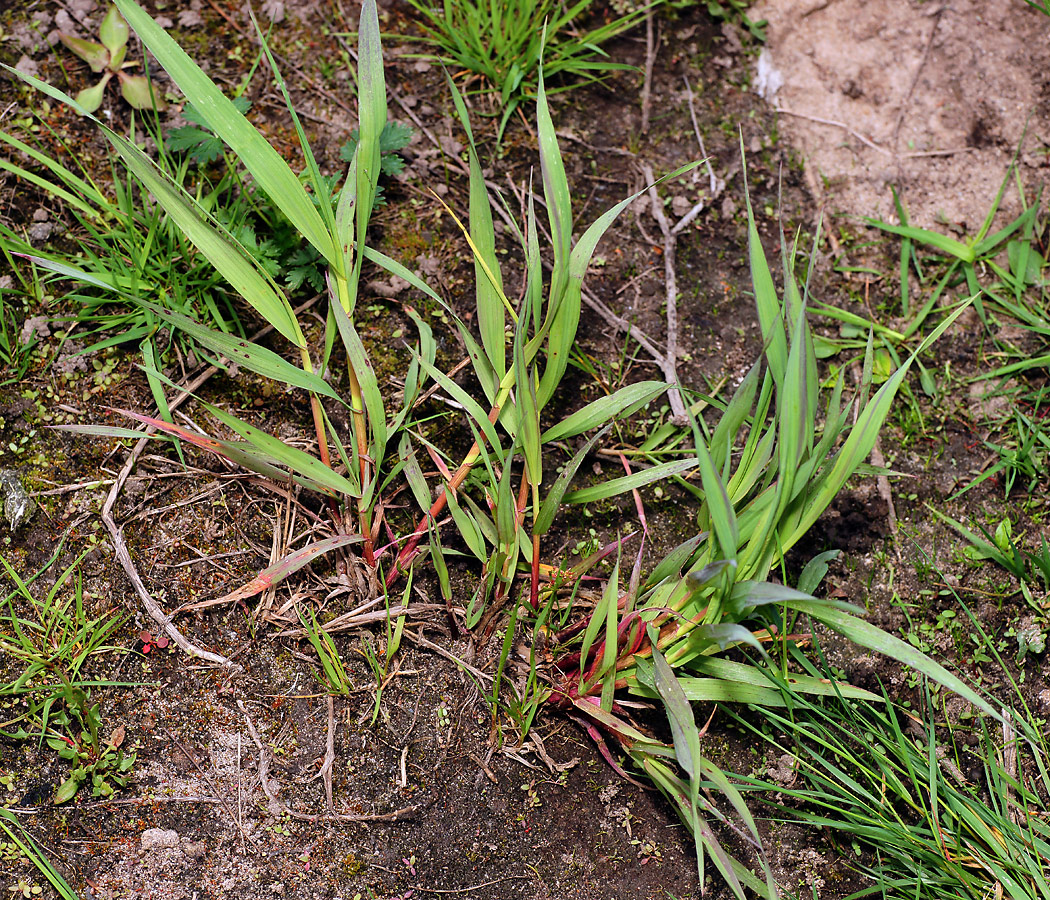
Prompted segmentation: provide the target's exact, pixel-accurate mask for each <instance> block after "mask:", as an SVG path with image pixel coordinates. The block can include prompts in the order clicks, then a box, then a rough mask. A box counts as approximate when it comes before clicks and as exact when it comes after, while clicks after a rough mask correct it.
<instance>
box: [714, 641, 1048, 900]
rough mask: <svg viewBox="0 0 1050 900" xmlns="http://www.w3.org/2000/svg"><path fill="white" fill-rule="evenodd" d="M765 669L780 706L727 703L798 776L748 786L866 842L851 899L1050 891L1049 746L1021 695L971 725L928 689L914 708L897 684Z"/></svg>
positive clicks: (796, 813)
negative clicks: (818, 692) (817, 690)
mask: <svg viewBox="0 0 1050 900" xmlns="http://www.w3.org/2000/svg"><path fill="white" fill-rule="evenodd" d="M971 624H972V626H973V627H974V628H975V630H976V631H977V632H978V633H979V634H980V635H981V637H982V639H983V640H984V642H985V645H986V647H987V649H988V650H989V652H990V653H992V654H994V655H995V656H996V657H997V656H998V654H996V652H995V648H994V646H993V645H992V643H991V642H990V641H989V640H988V637H987V635H986V634H984V632H983V631H982V630H981V629H980V626H979V625H978V624H977V623H976V621H973V622H972V623H971ZM797 656H798V659H799V661H800V663H801V664H802V665H804V666H806V668H807V669H808V670H809V671H810V672H811V673H812V674H813V675H814V676H822V677H824V678H831V673H829V672H828V671H827V669H826V668H817V667H815V666H814V665H813V664H812V663H809V662H807V661H805V660H804V659H802V658H801V655H797ZM1000 662H1001V660H1000ZM767 674H768V675H769V679H770V680H769V683H770V685H771V687H773V688H774V689H777V690H779V691H780V692H781V693H782V695H783V697H784V700H785V704H786V708H785V710H784V711H783V712H779V711H776V710H765V711H764V712H763V714H762V718H761V720H760V722H759V723H758V724H756V723H755V722H754V721H753V720H749V719H745V718H744V717H742V716H740V715H739V714H737V713H735V712H733V711H731V710H730V711H729V713H730V715H731V716H732V717H733V719H735V720H736V722H737V723H738V724H739V725H740V726H741V727H742V728H743V729H745V731H747V732H748V733H750V734H752V735H753V736H754V737H755V738H757V740H758V741H759V742H760V746H765V747H768V748H769V749H770V750H772V751H773V752H775V753H778V754H782V755H781V759H782V760H790V761H791V770H792V771H791V776H790V781H789V783H787V784H784V783H774V782H770V781H768V780H765V779H762V778H756V777H749V778H744V779H742V780H741V782H740V784H741V786H742V788H744V789H745V790H759V791H762V792H764V793H763V794H762V795H761V796H762V797H763V798H765V799H763V800H762V801H761V802H762V803H764V804H772V807H773V809H774V810H775V812H776V815H777V816H778V818H782V819H783V820H785V821H792V822H798V823H802V824H804V825H806V826H809V827H811V828H815V829H816V828H819V829H826V830H827V833H828V834H830V835H831V836H832V839H833V842H834V843H835V844H836V845H838V849H839V850H840V852H841V853H843V855H847V856H848V855H851V853H850V851H851V849H852V850H860V851H862V855H861V856H860V857H859V858H855V860H854V865H855V866H856V867H857V869H858V871H859V873H860V874H861V875H862V876H863V877H864V878H865V880H866V881H868V883H869V886H868V887H865V888H862V889H861V890H859V891H857V892H855V893H853V894H851V895H850V897H849V900H860V898H863V897H879V896H901V897H914V898H917V900H944V898H949V897H950V898H965V900H985V898H988V897H992V896H994V897H1009V898H1011V900H1047V897H1050V880H1048V876H1050V870H1048V866H1050V823H1048V821H1047V816H1048V812H1050V748H1048V747H1047V743H1046V735H1045V732H1044V728H1043V725H1042V723H1041V722H1039V721H1037V720H1036V719H1034V718H1033V717H1032V715H1031V713H1030V712H1029V711H1028V710H1027V707H1025V706H1024V705H1023V701H1022V702H1021V712H1011V711H1009V710H1003V713H1002V716H1001V718H1000V720H999V721H998V722H990V721H988V720H987V719H985V718H983V717H981V716H977V717H972V718H971V721H972V723H973V724H972V725H970V726H969V727H968V728H966V727H963V726H962V725H960V724H958V723H957V724H955V725H951V724H948V723H944V722H940V723H939V722H938V721H937V717H936V711H937V705H938V699H937V698H936V697H935V696H933V695H932V694H931V692H930V691H929V690H927V691H926V692H925V703H924V704H923V706H924V708H925V710H926V713H925V715H923V716H919V715H916V714H914V713H912V712H908V711H904V710H901V709H900V708H899V707H896V706H895V705H894V703H893V702H892V701H891V700H890V698H889V697H888V696H885V697H884V701H885V702H884V703H883V704H871V703H866V702H863V701H856V700H854V699H850V698H848V697H846V696H844V695H842V694H841V693H837V694H836V695H833V696H829V697H827V698H816V697H810V696H800V695H799V694H798V692H797V691H796V690H795V689H794V687H793V686H792V685H790V684H788V683H787V681H786V680H785V679H784V678H783V676H782V675H781V674H780V673H778V672H776V671H775V670H769V671H768V673H767ZM1015 687H1016V685H1015ZM1018 697H1020V695H1019V694H1018ZM964 732H969V734H968V735H964ZM974 738H975V739H974ZM771 797H777V798H782V799H779V800H777V801H773V800H771V799H769V798H771ZM847 844H848V845H847Z"/></svg>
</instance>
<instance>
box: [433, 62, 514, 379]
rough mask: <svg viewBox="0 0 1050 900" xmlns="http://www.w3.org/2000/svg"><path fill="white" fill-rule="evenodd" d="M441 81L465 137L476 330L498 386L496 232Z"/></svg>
mask: <svg viewBox="0 0 1050 900" xmlns="http://www.w3.org/2000/svg"><path fill="white" fill-rule="evenodd" d="M445 78H446V80H447V82H448V85H449V90H450V91H451V93H452V101H453V103H454V105H455V108H456V113H457V114H458V116H459V121H460V124H461V125H462V127H463V130H464V131H465V132H466V135H467V155H468V161H469V163H470V236H471V239H472V241H473V246H474V248H475V251H474V252H475V257H474V283H475V300H476V309H477V314H478V331H479V332H480V334H481V344H482V346H483V347H484V348H485V355H486V356H487V357H488V361H489V364H490V365H491V366H492V369H493V371H494V372H495V373H496V382H497V383H498V382H499V381H501V380H502V379H503V375H504V374H505V373H506V371H507V360H506V349H505V347H506V337H505V335H504V326H505V323H506V307H505V306H504V304H503V278H502V275H501V273H500V268H499V261H498V260H497V258H496V232H495V229H494V228H493V225H492V209H491V207H490V205H489V195H488V188H487V186H486V185H485V177H484V175H483V174H482V171H481V162H480V161H479V159H478V152H477V148H476V146H475V145H474V133H473V131H472V130H471V127H470V117H469V115H468V113H467V107H466V104H465V103H464V102H463V97H462V95H461V94H460V92H459V89H458V88H457V87H456V84H455V82H454V81H453V80H452V78H451V76H449V74H448V73H447V72H446V73H445Z"/></svg>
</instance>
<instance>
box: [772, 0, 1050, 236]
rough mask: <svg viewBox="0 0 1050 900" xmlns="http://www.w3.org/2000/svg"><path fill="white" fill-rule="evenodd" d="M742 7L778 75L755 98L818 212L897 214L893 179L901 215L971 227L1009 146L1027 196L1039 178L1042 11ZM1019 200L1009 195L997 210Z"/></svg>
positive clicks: (1046, 113) (1042, 173) (885, 1)
mask: <svg viewBox="0 0 1050 900" xmlns="http://www.w3.org/2000/svg"><path fill="white" fill-rule="evenodd" d="M754 12H755V14H756V15H761V16H764V17H766V18H768V20H769V29H768V37H769V40H768V47H767V52H768V60H769V62H771V64H772V67H773V68H774V69H775V70H776V72H777V73H779V76H780V79H779V80H782V86H781V87H780V88H779V90H777V91H775V92H770V91H769V90H768V88H767V89H766V91H765V93H766V94H767V97H768V98H769V99H770V100H771V102H772V103H773V104H774V105H775V106H777V107H778V108H779V109H780V110H781V117H780V125H781V128H782V129H783V133H784V136H785V137H786V138H787V140H788V141H790V142H791V144H792V145H793V146H795V147H796V148H797V149H798V150H799V151H800V152H801V153H802V154H803V156H804V158H805V161H806V169H807V172H808V173H809V175H810V184H811V188H812V189H813V190H814V193H815V194H816V195H817V196H818V197H820V196H821V195H824V197H825V198H826V203H827V206H828V209H829V211H832V212H839V211H842V212H846V213H849V214H852V215H854V216H859V215H872V216H880V217H883V218H884V219H886V220H887V221H891V222H896V220H897V219H896V213H895V211H894V208H893V200H892V196H891V193H890V188H891V186H896V187H897V188H898V190H899V192H900V195H901V199H902V200H903V202H904V205H905V209H906V210H907V213H908V215H909V217H910V219H911V221H912V223H913V224H916V225H921V226H922V227H926V228H935V229H939V230H942V231H943V230H945V229H951V230H953V231H957V232H959V233H963V234H966V233H970V234H972V233H975V232H976V231H977V229H979V228H980V226H981V223H982V222H983V220H984V218H985V216H986V215H987V212H988V210H989V209H990V208H991V205H992V203H993V201H994V199H995V196H996V193H997V191H998V190H999V186H1000V184H1001V183H1002V181H1003V178H1004V176H1005V175H1006V172H1007V168H1008V166H1009V165H1010V162H1011V160H1012V159H1013V158H1014V154H1015V153H1016V152H1017V150H1018V148H1019V147H1020V148H1021V151H1020V157H1019V161H1020V164H1021V165H1020V173H1021V179H1022V181H1023V183H1024V184H1025V185H1026V189H1027V190H1028V192H1029V198H1030V197H1031V196H1032V194H1033V193H1034V192H1035V191H1036V190H1038V188H1039V186H1040V185H1041V184H1042V183H1043V182H1044V181H1045V178H1046V175H1047V173H1048V171H1050V158H1048V151H1050V75H1048V74H1047V73H1048V72H1050V19H1048V18H1047V17H1046V16H1045V15H1041V14H1040V13H1039V12H1038V11H1036V10H1034V9H1032V8H1030V7H1028V6H1026V5H1025V4H1023V3H1021V2H997V3H989V2H986V0H952V2H950V3H941V2H916V0H909V2H901V0H764V2H762V3H760V4H759V5H758V6H756V8H755V10H754ZM767 84H769V82H767ZM775 84H776V81H775V80H774V82H773V83H771V84H769V86H770V87H773V86H775ZM1026 126H1027V135H1026V136H1025V137H1024V141H1023V143H1022V136H1023V135H1025V128H1026ZM1018 203H1019V201H1018V197H1017V193H1016V191H1015V190H1012V189H1011V190H1009V191H1008V192H1007V197H1006V200H1005V202H1004V207H1003V208H1004V210H1006V211H1008V212H1009V211H1013V210H1017V209H1018Z"/></svg>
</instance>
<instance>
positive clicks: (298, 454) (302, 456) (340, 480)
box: [200, 400, 358, 497]
mask: <svg viewBox="0 0 1050 900" xmlns="http://www.w3.org/2000/svg"><path fill="white" fill-rule="evenodd" d="M200 403H201V406H203V407H204V408H205V409H206V410H208V412H210V413H211V414H212V415H213V416H215V418H217V419H218V420H219V421H220V422H222V423H223V424H224V425H225V426H226V427H227V428H229V429H230V430H231V431H232V432H234V433H235V434H237V435H239V436H240V437H241V438H243V439H244V440H245V441H247V442H248V443H249V444H250V445H251V446H253V447H255V448H256V449H257V450H259V451H260V452H261V453H264V454H266V455H267V456H269V457H270V458H271V459H274V460H276V461H277V463H278V464H279V465H282V466H287V467H288V468H289V469H291V470H292V471H293V472H297V473H298V474H300V475H302V476H303V477H305V478H309V479H310V480H311V481H314V482H316V483H318V484H322V485H324V486H325V487H327V488H328V489H329V490H330V491H332V492H333V493H335V494H336V495H340V494H342V495H345V496H350V497H353V496H356V495H357V493H358V489H357V487H356V485H354V484H353V483H352V482H350V481H348V480H347V479H346V478H344V477H343V476H342V475H340V474H339V473H338V472H336V471H334V470H333V469H331V468H329V467H328V466H326V465H325V464H324V463H323V462H321V460H319V459H318V458H317V457H315V456H311V455H310V454H309V453H307V452H306V451H304V450H300V449H299V448H298V447H292V446H291V445H289V444H287V443H285V442H284V441H282V440H280V439H279V438H275V437H274V436H273V435H271V434H267V433H266V432H265V431H262V430H261V429H258V428H255V427H254V426H252V425H249V424H248V423H247V422H242V421H241V420H240V419H238V418H237V417H236V416H231V415H230V414H229V413H227V412H224V411H223V410H221V409H219V408H218V407H217V406H212V405H211V404H210V403H205V402H204V401H203V400H202V401H200Z"/></svg>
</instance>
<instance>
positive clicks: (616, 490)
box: [565, 459, 697, 503]
mask: <svg viewBox="0 0 1050 900" xmlns="http://www.w3.org/2000/svg"><path fill="white" fill-rule="evenodd" d="M696 464H697V463H696V459H676V460H672V461H671V462H666V463H659V464H658V465H655V466H650V467H649V468H648V469H642V470H641V471H638V472H633V473H631V474H630V475H622V476H621V477H619V478H613V479H611V480H609V481H603V482H602V483H601V484H596V485H594V486H592V487H586V488H580V489H579V490H578V491H573V492H572V493H570V494H567V495H566V497H565V502H566V503H592V502H594V501H595V500H606V499H608V498H609V497H616V496H618V495H619V494H623V493H626V492H627V491H632V490H634V489H635V488H640V487H645V485H647V484H653V482H656V481H662V480H663V479H665V478H670V477H671V476H673V475H682V474H684V473H686V472H688V471H690V470H691V469H695V468H696Z"/></svg>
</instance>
